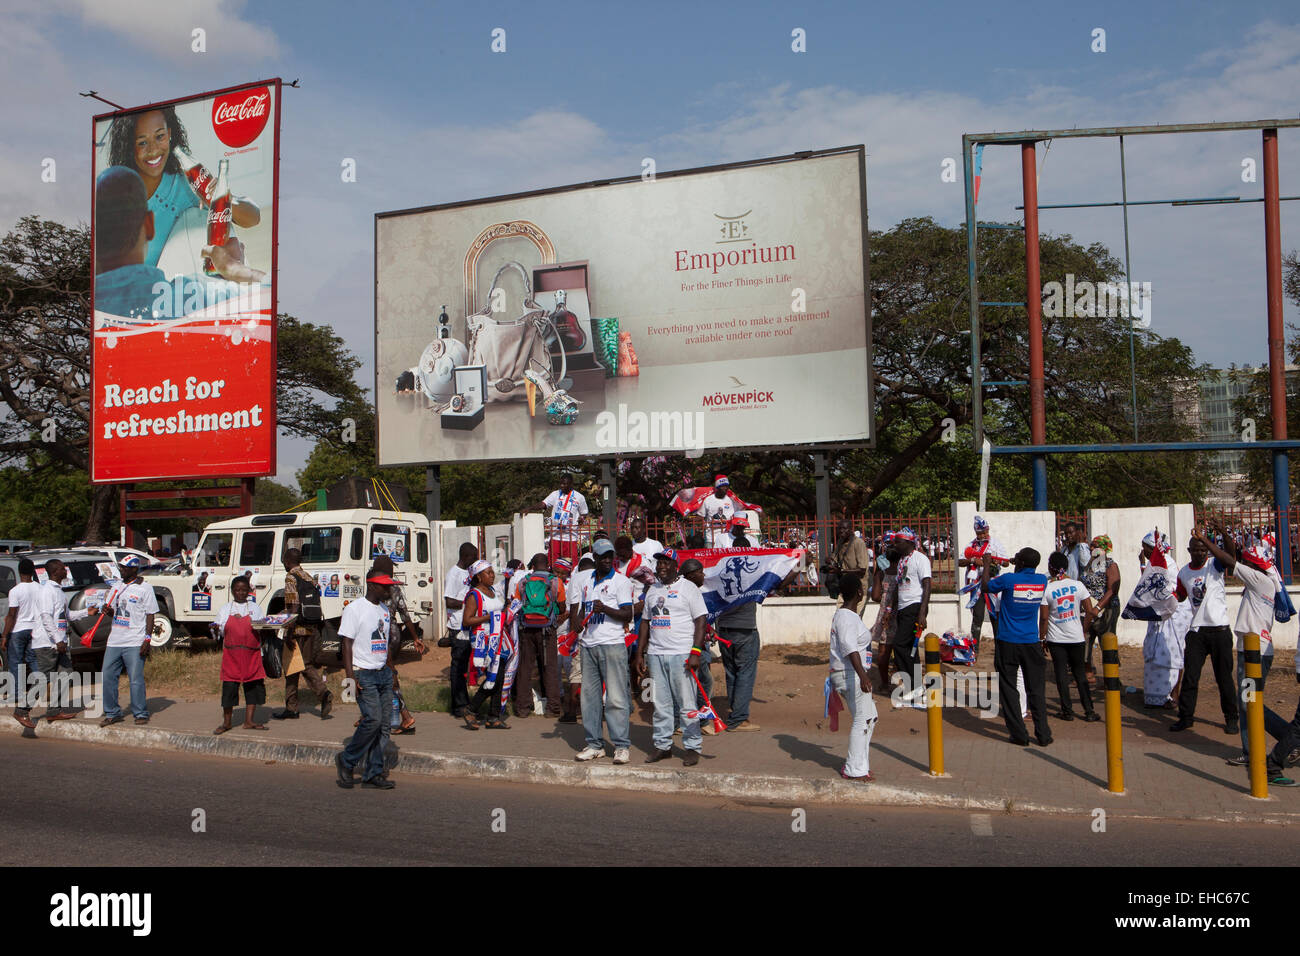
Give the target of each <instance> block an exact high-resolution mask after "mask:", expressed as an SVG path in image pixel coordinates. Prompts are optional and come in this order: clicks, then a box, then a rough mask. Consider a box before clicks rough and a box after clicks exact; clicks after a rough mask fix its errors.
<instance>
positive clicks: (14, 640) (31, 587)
mask: <svg viewBox="0 0 1300 956" xmlns="http://www.w3.org/2000/svg"><path fill="white" fill-rule="evenodd" d="M18 578H19V582H18V583H17V584H15V585H14V586H13V588H11V589H10V591H9V613H8V614H7V615H5V627H4V634H3V635H2V636H0V647H3V648H4V649H5V660H6V661H8V663H9V674H10V675H11V676H12V678H13V687H14V702H15V703H16V704H19V705H20V706H17V707H15V708H14V720H16V721H18V723H20V724H22V725H23V726H24V727H26V728H27V729H28V730H31V729H32V728H33V727H35V726H36V724H35V723H34V722H33V721H32V719H31V716H30V714H31V710H32V709H31V707H30V706H29V704H30V703H31V700H30V697H31V695H30V694H28V680H29V677H30V675H32V674H36V673H38V672H39V667H40V665H39V664H38V663H37V660H36V651H35V649H34V648H33V647H32V634H33V632H34V631H35V630H36V628H37V627H38V626H39V625H40V615H41V593H42V585H40V584H38V583H37V582H36V565H35V564H33V563H32V561H31V560H30V559H29V558H22V559H20V560H19V562H18Z"/></svg>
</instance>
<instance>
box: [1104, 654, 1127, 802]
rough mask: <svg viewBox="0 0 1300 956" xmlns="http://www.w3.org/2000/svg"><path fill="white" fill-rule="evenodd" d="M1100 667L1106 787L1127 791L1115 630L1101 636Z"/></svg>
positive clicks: (1121, 690) (1115, 791) (1120, 687)
mask: <svg viewBox="0 0 1300 956" xmlns="http://www.w3.org/2000/svg"><path fill="white" fill-rule="evenodd" d="M1101 669H1102V676H1103V677H1104V678H1105V679H1106V789H1107V790H1109V791H1110V792H1111V793H1123V792H1124V741H1123V737H1122V736H1121V734H1120V726H1119V721H1120V694H1122V693H1124V688H1123V687H1122V686H1121V685H1120V682H1119V638H1118V637H1116V636H1115V632H1114V631H1112V632H1111V633H1109V634H1103V635H1102V636H1101Z"/></svg>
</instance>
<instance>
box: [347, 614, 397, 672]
mask: <svg viewBox="0 0 1300 956" xmlns="http://www.w3.org/2000/svg"><path fill="white" fill-rule="evenodd" d="M392 623H393V619H392V615H391V614H390V613H389V611H388V606H387V605H385V604H382V603H380V604H371V603H370V600H369V599H368V598H361V599H360V600H359V601H353V602H352V603H351V604H349V605H348V606H347V607H345V608H344V609H343V617H342V618H340V619H339V637H350V638H352V666H353V668H355V669H356V670H363V671H377V670H379V669H380V668H382V667H385V666H387V664H388V630H389V628H390V627H391V626H392Z"/></svg>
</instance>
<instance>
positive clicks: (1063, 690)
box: [1038, 551, 1101, 723]
mask: <svg viewBox="0 0 1300 956" xmlns="http://www.w3.org/2000/svg"><path fill="white" fill-rule="evenodd" d="M1069 566H1070V559H1069V558H1067V557H1066V556H1065V555H1064V554H1062V553H1061V552H1060V551H1054V552H1052V554H1051V556H1050V557H1048V559H1047V575H1048V581H1047V589H1046V590H1045V591H1044V592H1043V606H1042V609H1041V610H1040V611H1039V614H1038V636H1039V637H1040V638H1042V639H1043V640H1046V641H1047V646H1048V647H1049V648H1050V649H1051V651H1052V667H1053V668H1055V670H1056V690H1057V692H1058V693H1060V695H1061V714H1060V719H1061V720H1074V710H1073V709H1072V707H1071V705H1070V675H1071V674H1073V675H1074V686H1075V687H1077V688H1078V689H1079V701H1080V702H1081V703H1082V704H1083V719H1084V720H1086V721H1088V722H1089V723H1093V722H1094V721H1098V720H1101V718H1100V717H1099V716H1097V711H1096V710H1094V709H1093V706H1092V688H1090V687H1089V686H1088V671H1087V668H1086V667H1085V666H1084V664H1085V654H1084V649H1085V646H1086V645H1085V643H1084V636H1083V632H1084V630H1085V628H1086V626H1087V625H1089V624H1091V623H1092V619H1093V618H1094V617H1096V616H1097V609H1096V608H1095V607H1093V604H1092V596H1091V595H1090V594H1089V593H1088V589H1087V588H1086V587H1084V586H1083V582H1082V581H1076V580H1074V578H1071V577H1069V576H1068V575H1067V573H1066V572H1067V570H1068V569H1069Z"/></svg>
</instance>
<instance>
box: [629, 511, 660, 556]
mask: <svg viewBox="0 0 1300 956" xmlns="http://www.w3.org/2000/svg"><path fill="white" fill-rule="evenodd" d="M628 530H629V531H631V532H632V550H633V551H635V552H636V553H637V554H639V555H641V557H642V559H643V560H645V561H648V562H649V561H654V559H655V555H656V554H658V553H659V552H660V551H662V550H663V549H664V546H663V545H662V544H660V543H659V542H658V541H656V540H655V539H654V538H648V537H646V530H645V519H644V518H633V519H632V524H631V525H630V526H629V527H628Z"/></svg>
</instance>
